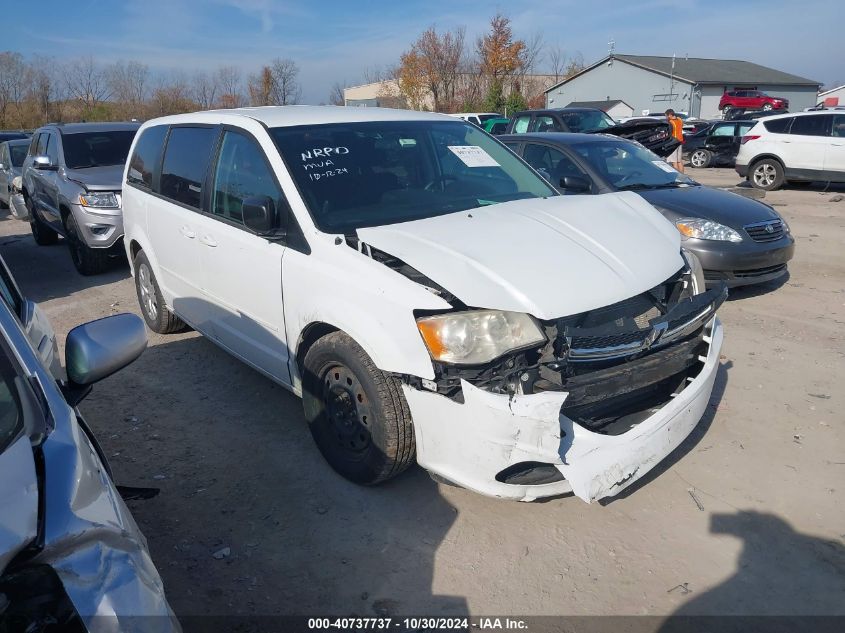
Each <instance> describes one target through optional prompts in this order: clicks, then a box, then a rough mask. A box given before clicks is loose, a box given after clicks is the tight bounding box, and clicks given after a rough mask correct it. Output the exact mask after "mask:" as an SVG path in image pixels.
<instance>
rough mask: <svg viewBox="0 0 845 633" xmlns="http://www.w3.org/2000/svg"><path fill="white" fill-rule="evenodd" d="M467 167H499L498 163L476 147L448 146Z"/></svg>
mask: <svg viewBox="0 0 845 633" xmlns="http://www.w3.org/2000/svg"><path fill="white" fill-rule="evenodd" d="M447 147H448V148H449V149H450V150H451V152H452V153H453V154H454V155H455V156H457V157H458V158H460V159H461V160H462V161H463V163H464V165H466V166H467V167H499V163H497V162H496V160H495V159H494V158H493V157H492V156H490V154H488V153H487V152H485V151H484V149H483V148H481V147H479V146H478V145H448V146H447Z"/></svg>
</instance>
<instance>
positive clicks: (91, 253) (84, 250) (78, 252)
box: [65, 213, 109, 276]
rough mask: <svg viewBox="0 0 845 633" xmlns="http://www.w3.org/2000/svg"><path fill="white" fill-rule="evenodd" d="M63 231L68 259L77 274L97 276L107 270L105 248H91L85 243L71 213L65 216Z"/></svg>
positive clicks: (107, 257)
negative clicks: (68, 253) (64, 232)
mask: <svg viewBox="0 0 845 633" xmlns="http://www.w3.org/2000/svg"><path fill="white" fill-rule="evenodd" d="M65 231H66V234H67V242H68V247H69V248H70V258H71V259H72V260H73V265H74V266H75V267H76V270H77V271H79V274H81V275H86V276H88V275H99V274H100V273H101V272H103V271H105V270H106V268H108V266H109V254H108V251H107V250H106V249H105V248H91V247H90V246H88V245H87V244H86V243H85V241H84V240H83V239H82V233H81V231H80V230H79V225H78V224H77V223H76V218H74V217H73V213H68V214H67V215H66V216H65Z"/></svg>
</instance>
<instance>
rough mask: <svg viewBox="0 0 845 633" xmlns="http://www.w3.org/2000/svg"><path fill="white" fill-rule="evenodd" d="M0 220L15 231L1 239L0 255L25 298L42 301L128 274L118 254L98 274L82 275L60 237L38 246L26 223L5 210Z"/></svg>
mask: <svg viewBox="0 0 845 633" xmlns="http://www.w3.org/2000/svg"><path fill="white" fill-rule="evenodd" d="M0 222H13V223H14V224H15V225H16V226H15V230H16V233H15V234H13V235H6V236H4V237H2V238H0V254H2V256H3V259H4V260H5V261H6V264H7V265H8V266H9V268H10V269H11V271H12V274H13V275H14V277H15V279H16V280H17V282H18V285H19V286H21V288H23V289H24V290H25V291H26V295H27V298H28V299H31V300H32V301H35V302H36V303H41V302H44V301H50V300H51V299H57V298H60V297H68V296H71V295H73V294H75V293H77V292H79V291H81V290H86V289H88V288H93V287H94V286H101V285H106V284H110V283H112V282H115V281H119V280H121V279H125V278H126V277H128V276H129V264H128V263H127V262H126V258H125V257H117V258H115V259H114V260H113V262H112V265H111V267H110V268H109V270H107V271H106V272H105V273H103V274H101V275H93V276H91V277H85V276H83V275H80V274H79V273H78V272H77V271H76V269H75V268H74V267H73V262H72V261H71V258H70V253H69V252H68V248H67V243H66V242H65V241H64V240H63V239H60V240H59V242H58V244H54V245H52V246H38V244H36V243H35V240H33V239H32V234H31V233H30V231H29V224H27V223H26V222H22V221H20V220H17V219H15V218H13V217H11V216H10V215H8V211H0Z"/></svg>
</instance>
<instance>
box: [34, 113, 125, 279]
mask: <svg viewBox="0 0 845 633" xmlns="http://www.w3.org/2000/svg"><path fill="white" fill-rule="evenodd" d="M139 127H140V124H139V123H70V124H55V125H46V126H44V127H42V128H39V129H38V130H36V131H35V133H34V134H33V135H32V141H31V143H30V145H29V151H28V153H27V156H26V160H25V161H24V164H23V174H22V176H23V194H24V200H25V201H26V206H27V209H28V210H29V222H30V227H31V228H32V235H33V237H34V238H35V241H36V243H38V244H40V245H42V246H44V245H48V244H55V243H56V242H57V241H58V236H59V235H62V236H63V237H65V239H67V241H68V245H69V246H70V253H71V257H72V259H73V264H74V266H76V269H77V270H78V271H79V272H80V273H82V274H83V275H94V274H97V273H100V272H103V271H104V270H105V269H106V267H107V266H108V263H109V259H110V258H111V257H121V256H122V253H123V248H122V238H123V213H122V210H121V196H120V187H121V184H120V183H121V177H122V175H123V166H124V164H125V163H126V156H127V154H128V153H129V147H130V145H132V140H133V139H134V138H135V133H136V132H137V131H138V128H139Z"/></svg>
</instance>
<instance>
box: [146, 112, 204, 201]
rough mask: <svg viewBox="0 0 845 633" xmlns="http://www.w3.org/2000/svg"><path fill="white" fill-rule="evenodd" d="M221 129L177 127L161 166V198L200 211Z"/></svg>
mask: <svg viewBox="0 0 845 633" xmlns="http://www.w3.org/2000/svg"><path fill="white" fill-rule="evenodd" d="M216 140H217V130H216V129H215V128H210V127H174V128H171V130H170V137H169V138H168V139H167V148H166V149H165V150H164V161H163V163H162V166H161V186H160V189H161V191H160V192H159V193H161V195H163V196H165V197H167V198H170V199H171V200H173V201H175V202H179V203H181V204H184V205H187V206H189V207H193V208H194V209H199V208H201V207H202V186H203V182H204V181H205V174H206V171H207V170H208V163H209V162H210V160H211V150H212V148H213V146H214V142H215V141H216Z"/></svg>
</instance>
